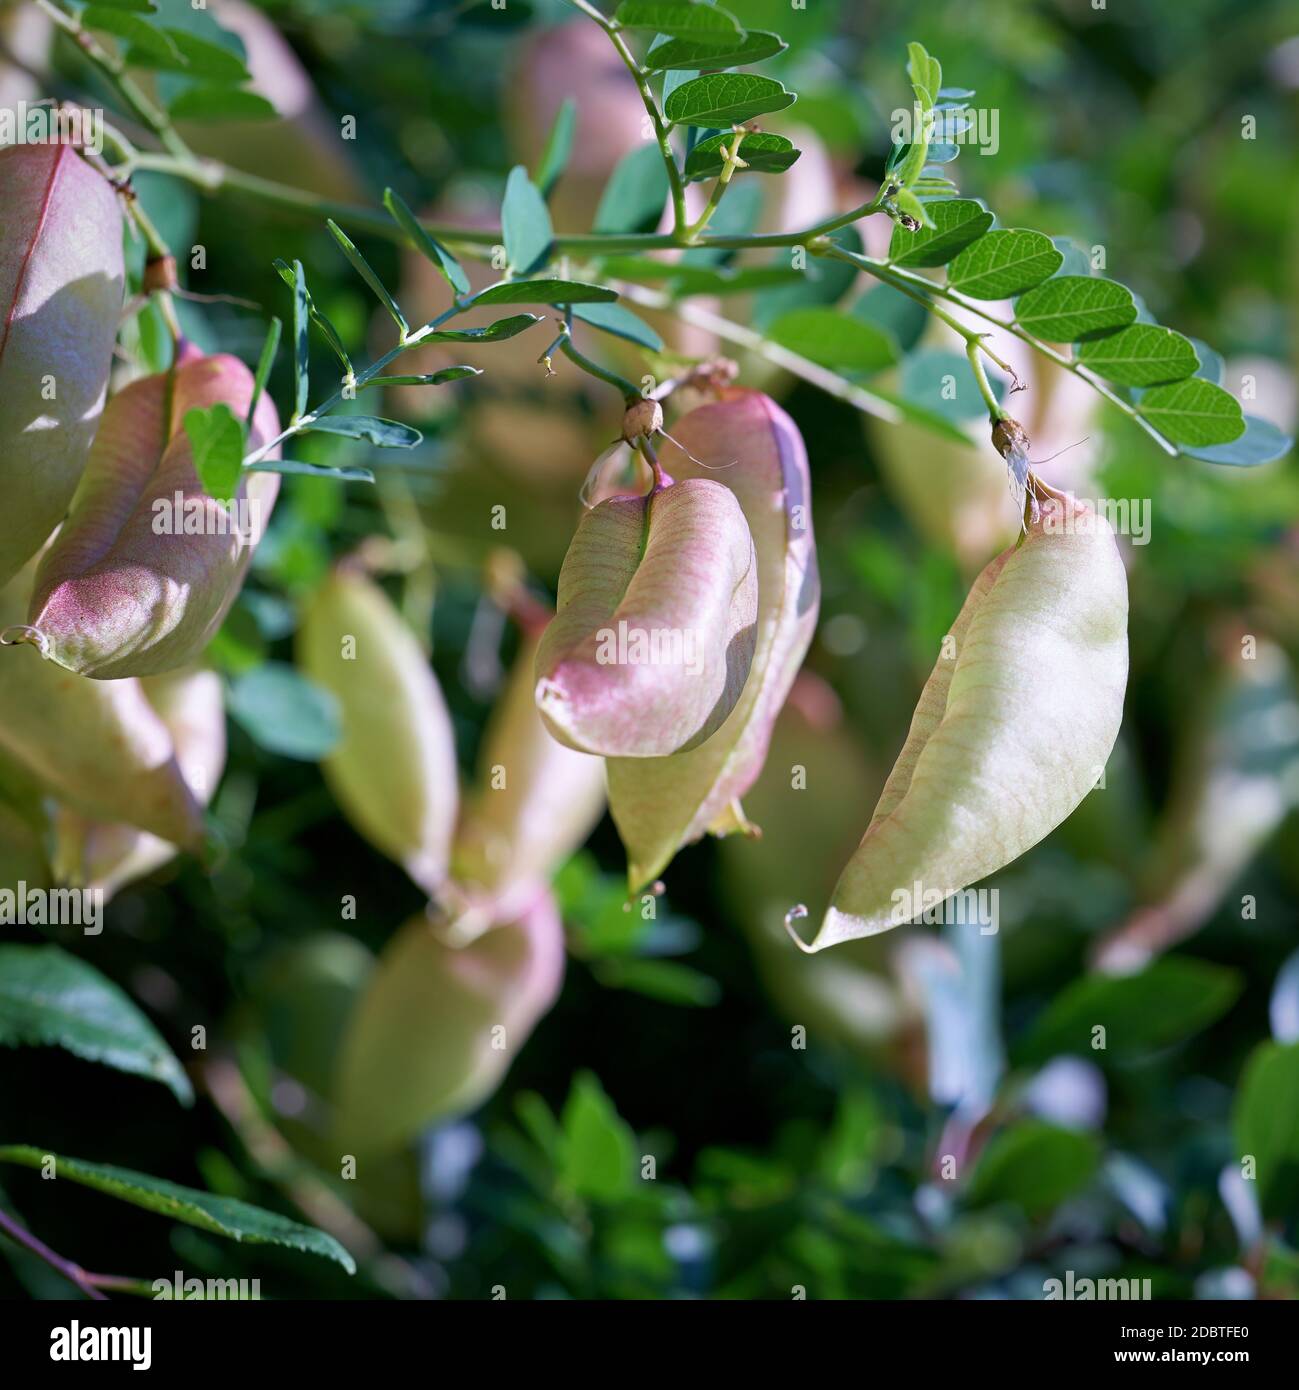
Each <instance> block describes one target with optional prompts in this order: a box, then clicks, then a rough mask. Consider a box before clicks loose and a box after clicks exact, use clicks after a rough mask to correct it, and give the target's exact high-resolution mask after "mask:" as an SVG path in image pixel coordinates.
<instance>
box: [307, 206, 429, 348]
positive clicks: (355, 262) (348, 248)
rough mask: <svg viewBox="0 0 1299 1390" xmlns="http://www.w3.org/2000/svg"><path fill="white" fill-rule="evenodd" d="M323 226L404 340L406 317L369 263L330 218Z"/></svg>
mask: <svg viewBox="0 0 1299 1390" xmlns="http://www.w3.org/2000/svg"><path fill="white" fill-rule="evenodd" d="M325 226H326V227H328V228H329V233H330V235H331V236H332V237H333V238H334V240H335V241H336V242H337V243H338V245H339V247H340V248H341V250H342V252H343V255H345V256H346V257H347V259H348V260H349V261H350V262H351V263H352V269H353V270H355V271H356V273H357V274H358V275H359V276H360V277H361V279H362V280H364V281H365V283H366V284H367V285H369V287H370V289H371V290H372V291H373V292H374V295H375V297H376V298H377V299H378V300H379V302H380V303H381V304H382V305H383V307H384V308H385V309H387V311H388V313H389V314H390V315H391V316H392V318H393V321H394V322H395V323H396V325H397V328H398V330H399V331H400V333H401V336H402V338H403V339H404V338H405V337H406V335H407V334H408V333H409V332H410V324H408V323H407V322H406V315H405V314H403V313H402V311H401V309H400V308H398V306H397V301H396V300H395V299H394V298H393V297H392V295H390V294H389V293H388V291H387V289H386V287H385V286H384V283H383V281H382V280H380V279H379V277H378V276H377V275H376V274H375V273H374V271H373V270H372V269H371V268H370V262H369V261H367V260H366V259H365V257H364V256H363V255H362V254H361V253H360V251H359V250H358V249H357V246H356V243H355V242H354V241H353V240H352V238H351V237H350V236H348V234H347V233H346V232H345V231H344V230H343V229H342V227H340V226H339V225H338V223H337V222H335V221H334V219H333V218H332V217H327V218H325Z"/></svg>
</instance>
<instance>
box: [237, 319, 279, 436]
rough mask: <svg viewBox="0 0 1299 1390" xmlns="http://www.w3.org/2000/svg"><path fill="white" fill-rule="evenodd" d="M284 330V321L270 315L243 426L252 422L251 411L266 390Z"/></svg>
mask: <svg viewBox="0 0 1299 1390" xmlns="http://www.w3.org/2000/svg"><path fill="white" fill-rule="evenodd" d="M283 330H284V321H283V320H282V319H279V318H277V317H276V316H275V315H274V314H272V315H271V321H270V322H269V323H268V324H267V325H266V337H265V338H264V339H263V340H262V351H261V355H260V356H259V357H258V359H257V371H256V373H255V374H254V376H253V394H252V395H251V396H250V397H249V398H248V411H247V413H246V414H245V416H244V428H245V429H247V427H248V426H249V425H250V424H251V423H252V418H253V411H255V410H256V409H257V402H258V401H259V400H260V399H261V396H262V392H263V391H265V390H266V383H267V381H268V380H269V378H270V375H271V368H272V367H273V366H274V365H275V354H276V353H277V352H278V351H279V350H280V334H281V333H282V332H283Z"/></svg>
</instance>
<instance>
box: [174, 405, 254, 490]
mask: <svg viewBox="0 0 1299 1390" xmlns="http://www.w3.org/2000/svg"><path fill="white" fill-rule="evenodd" d="M185 433H186V435H188V436H189V442H190V447H191V449H192V450H193V452H194V471H195V472H196V473H197V474H198V480H199V482H201V483H202V484H203V491H204V492H206V493H207V495H208V496H209V497H215V498H216V500H217V501H218V502H223V503H224V502H229V501H230V499H231V498H232V497H233V496H234V495H235V490H236V489H237V488H238V486H239V474H240V472H241V471H242V469H243V461H244V425H243V421H242V420H240V419H239V418H238V417H237V416H236V415H235V413H234V411H232V410H231V409H230V407H229V406H228V405H226V403H225V402H224V401H218V402H217V403H216V405H213V406H208V407H207V408H206V409H204V408H202V407H199V406H195V407H194V408H193V409H192V410H187V411H186V412H185Z"/></svg>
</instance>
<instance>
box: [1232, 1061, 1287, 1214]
mask: <svg viewBox="0 0 1299 1390" xmlns="http://www.w3.org/2000/svg"><path fill="white" fill-rule="evenodd" d="M1232 1130H1233V1132H1234V1134H1235V1137H1236V1149H1237V1152H1238V1154H1239V1156H1240V1157H1241V1158H1252V1159H1253V1160H1254V1180H1255V1181H1256V1182H1257V1183H1258V1204H1259V1208H1260V1210H1261V1211H1262V1213H1263V1216H1264V1217H1265V1218H1266V1219H1268V1220H1277V1221H1284V1220H1288V1219H1289V1218H1290V1217H1291V1216H1293V1214H1294V1211H1295V1206H1296V1203H1297V1202H1299V1043H1275V1042H1265V1043H1261V1044H1260V1045H1259V1046H1258V1047H1256V1048H1255V1049H1254V1051H1253V1052H1252V1053H1251V1054H1250V1057H1249V1060H1248V1061H1247V1062H1246V1064H1245V1070H1244V1072H1243V1074H1242V1075H1241V1078H1240V1084H1239V1085H1238V1086H1237V1088H1236V1101H1235V1105H1234V1106H1233V1108H1232Z"/></svg>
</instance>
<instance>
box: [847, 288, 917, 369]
mask: <svg viewBox="0 0 1299 1390" xmlns="http://www.w3.org/2000/svg"><path fill="white" fill-rule="evenodd" d="M848 312H849V313H850V314H851V315H852V316H853V318H857V319H862V320H863V321H864V322H866V323H873V324H874V325H875V326H876V327H877V328H882V329H883V330H884V331H885V332H886V333H888V334H890V335H891V337H892V338H893V339H894V341H895V342H896V343H897V344H898V347H899V348H900V350H901V352H903V353H906V352H910V351H911V350H912V348H914V347H915V346H916V344H917V343H918V342H919V341H920V339H921V338H923V337H924V334H925V329H926V328H927V327H928V325H929V314H928V311H927V310H926V309H925V306H924V305H923V304H917V303H916V301H915V300H914V299H912V298H911V296H910V295H907V294H903V293H902V291H901V290H896V289H894V288H893V286H892V285H874V286H872V288H870V289H869V290H867V291H866V293H865V294H863V295H862V296H861V298H860V299H858V300H857V301H856V303H855V304H853V305H852V307H851V308H850V309H849V310H848Z"/></svg>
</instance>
